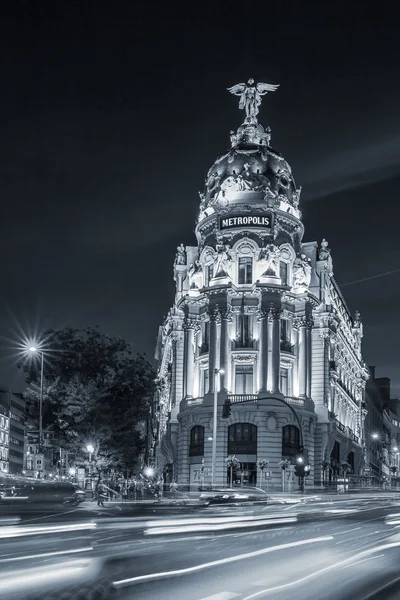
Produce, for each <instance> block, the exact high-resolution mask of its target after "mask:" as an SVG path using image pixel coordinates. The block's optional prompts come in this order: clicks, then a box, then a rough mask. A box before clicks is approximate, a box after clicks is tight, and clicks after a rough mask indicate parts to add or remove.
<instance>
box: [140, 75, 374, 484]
mask: <svg viewBox="0 0 400 600" xmlns="http://www.w3.org/2000/svg"><path fill="white" fill-rule="evenodd" d="M253 83H254V82H252V80H250V81H249V84H251V85H250V87H248V86H245V85H244V84H243V86H244V87H242V90H244V91H243V93H242V95H244V96H245V95H246V93H247V92H246V90H250V89H252V87H253V88H254V86H253V85H252V84H253ZM263 85H268V84H258V86H263ZM237 87H238V86H235V88H237ZM233 89H234V88H232V90H233ZM259 89H261V88H259ZM230 91H231V90H230ZM270 91H272V90H270ZM232 93H234V92H232ZM255 94H256V95H257V91H256V92H255ZM261 95H262V94H261ZM244 100H246V98H244ZM259 100H260V101H261V99H260V98H259ZM259 104H260V102H258V104H257V103H256V104H255V105H254V104H253V105H251V104H248V105H246V103H245V102H241V107H242V108H243V107H245V108H246V115H247V116H246V119H245V121H244V123H243V124H242V125H241V126H240V127H239V129H238V130H237V131H236V132H231V147H230V149H229V150H228V152H226V153H225V154H223V155H221V156H220V157H219V158H218V159H217V160H216V161H215V163H214V164H213V165H212V167H211V169H210V170H209V172H208V174H207V178H206V184H205V190H204V193H201V194H200V207H199V215H198V219H197V223H196V229H195V232H196V238H197V245H194V246H186V247H184V246H183V245H181V246H179V247H178V249H177V253H176V257H175V262H174V279H175V282H176V295H175V301H174V304H173V306H172V308H171V310H170V311H169V314H168V316H167V318H166V319H165V321H164V323H163V325H162V326H161V327H160V330H159V338H158V344H157V352H156V358H157V361H158V380H159V391H158V393H157V397H156V399H155V402H154V406H153V420H152V425H151V427H150V437H151V438H152V444H151V446H152V449H151V451H150V454H152V455H153V460H154V462H155V464H156V466H157V468H159V469H160V470H162V471H163V472H164V473H165V478H166V480H167V481H168V480H171V478H172V477H174V478H175V479H176V480H177V481H178V483H179V484H180V485H182V486H186V485H188V484H190V485H192V486H194V488H195V489H196V487H197V486H199V485H203V484H204V485H207V484H210V483H211V468H212V446H213V412H214V392H215V391H216V395H217V402H218V417H217V436H216V464H215V474H214V484H215V485H226V484H227V483H228V481H229V469H228V468H227V460H226V459H227V458H228V457H229V456H232V455H235V456H236V457H237V459H238V460H239V462H240V467H239V468H238V469H237V470H235V472H234V476H233V483H234V484H235V483H241V484H243V485H258V486H260V485H261V484H263V487H265V482H263V481H262V479H263V477H264V478H265V475H266V473H267V472H268V474H269V475H270V477H271V479H270V481H269V484H270V486H273V487H276V488H278V486H280V485H281V481H282V471H281V467H280V463H281V461H282V460H283V459H287V460H288V461H290V462H291V463H292V465H293V463H294V461H295V457H296V455H297V454H298V452H299V447H300V444H301V442H300V440H301V432H300V428H301V430H302V435H303V439H304V447H305V450H306V456H307V462H308V463H309V465H310V467H311V473H310V477H309V479H308V481H309V483H311V484H312V483H314V482H315V483H316V484H322V483H323V482H326V483H327V482H334V481H335V480H336V478H337V477H339V476H340V475H341V473H342V472H343V465H345V464H348V465H349V466H348V467H347V469H348V470H349V471H350V472H352V473H354V474H360V473H361V471H362V468H363V463H364V450H363V440H364V434H363V423H364V418H365V414H366V409H365V398H364V393H365V385H366V381H367V379H368V370H367V369H366V367H365V365H364V362H363V360H362V355H361V340H362V336H363V328H362V323H361V320H360V315H359V314H358V313H356V314H355V315H354V316H353V317H352V316H351V314H350V312H349V310H348V308H347V306H346V302H345V300H344V298H343V296H342V293H341V291H340V289H339V287H338V285H337V283H336V281H335V278H334V276H333V261H332V256H331V251H330V249H329V247H328V243H327V241H326V240H322V242H321V244H318V243H317V242H304V241H303V235H304V226H303V223H302V215H301V210H300V207H299V202H300V191H301V190H300V189H299V188H298V187H296V184H295V181H294V178H293V175H292V171H291V168H290V166H289V164H288V163H287V162H286V160H285V159H284V158H283V156H282V155H281V154H280V153H279V152H276V151H275V150H274V149H273V148H272V147H271V143H270V142H271V131H270V128H266V129H264V128H263V127H262V126H261V125H260V124H259V123H258V120H257V113H258V106H259ZM227 400H229V404H230V411H228V412H230V414H229V415H227V414H225V415H223V413H224V412H225V411H226V409H224V405H225V407H226V406H227V404H226V402H227ZM283 401H284V402H283ZM290 407H292V409H294V411H295V412H293V411H292V410H291V409H290ZM296 415H297V418H296ZM224 417H225V418H224ZM260 460H268V461H269V462H268V467H267V470H266V471H265V472H263V471H261V469H259V468H257V463H258V461H260ZM284 476H285V477H287V479H288V481H290V480H293V467H291V468H288V469H287V471H286V472H285V474H284ZM229 482H230V481H229Z"/></svg>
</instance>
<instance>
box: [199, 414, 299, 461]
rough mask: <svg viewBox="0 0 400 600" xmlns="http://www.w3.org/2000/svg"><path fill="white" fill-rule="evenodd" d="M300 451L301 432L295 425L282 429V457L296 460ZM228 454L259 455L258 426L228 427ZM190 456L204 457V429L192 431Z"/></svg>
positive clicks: (237, 424) (245, 424)
mask: <svg viewBox="0 0 400 600" xmlns="http://www.w3.org/2000/svg"><path fill="white" fill-rule="evenodd" d="M299 450H300V431H299V428H298V427H296V426H295V425H285V427H283V428H282V457H283V458H287V459H289V460H290V459H294V458H295V457H296V455H297V453H298V452H299ZM228 454H231V455H232V454H253V455H256V454H257V426H256V425H253V424H252V423H234V424H233V425H230V426H229V427H228ZM189 456H204V427H203V426H202V425H195V426H194V427H192V429H191V430H190V443H189Z"/></svg>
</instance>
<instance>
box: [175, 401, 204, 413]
mask: <svg viewBox="0 0 400 600" xmlns="http://www.w3.org/2000/svg"><path fill="white" fill-rule="evenodd" d="M203 400H204V398H185V399H184V400H181V403H180V405H179V410H180V411H181V412H182V411H183V410H186V409H187V408H191V407H192V406H201V405H202V404H203Z"/></svg>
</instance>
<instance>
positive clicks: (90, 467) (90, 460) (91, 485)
mask: <svg viewBox="0 0 400 600" xmlns="http://www.w3.org/2000/svg"><path fill="white" fill-rule="evenodd" d="M86 450H87V451H88V452H89V489H90V490H92V492H93V481H92V454H93V452H94V448H93V445H92V444H88V445H87V446H86Z"/></svg>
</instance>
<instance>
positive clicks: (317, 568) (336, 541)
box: [0, 498, 400, 600]
mask: <svg viewBox="0 0 400 600" xmlns="http://www.w3.org/2000/svg"><path fill="white" fill-rule="evenodd" d="M114 513H115V514H114ZM10 523H11V522H9V523H3V527H2V528H0V535H2V537H3V539H2V543H1V545H0V548H1V550H0V570H1V581H2V584H3V588H2V589H3V590H4V591H3V594H4V593H5V595H2V596H1V597H2V598H3V597H4V598H13V599H15V600H16V599H17V598H18V600H25V598H41V600H46V598H50V597H51V598H52V599H53V600H55V599H57V598H58V597H59V598H61V597H62V598H69V597H71V598H76V599H77V600H78V598H89V597H90V593H91V591H93V589H94V588H96V589H97V593H98V598H104V599H106V598H111V597H112V598H118V599H119V598H121V599H129V598H140V599H141V600H150V599H155V598H157V599H158V598H160V599H162V600H189V599H190V600H253V599H254V600H256V599H257V600H258V599H260V600H261V599H263V598H268V599H276V600H288V599H292V598H296V600H302V599H303V598H304V600H305V599H307V600H333V599H335V600H337V598H341V599H342V598H343V599H344V600H347V599H349V600H350V599H351V600H367V599H368V600H372V599H374V600H385V598H387V599H388V600H389V599H391V600H394V599H395V598H399V597H400V573H399V568H398V565H399V557H400V501H399V500H396V499H391V500H388V499H386V498H385V499H384V498H382V499H372V498H369V499H368V498H364V499H362V498H358V499H355V500H341V501H340V502H339V501H338V502H313V503H311V502H310V503H308V504H302V505H298V504H294V505H287V506H268V505H267V506H265V505H264V506H241V507H208V508H200V509H199V508H194V507H180V506H176V507H163V506H147V507H133V508H132V507H128V508H123V510H118V509H116V510H104V511H101V510H97V508H95V507H93V506H86V507H80V508H78V509H70V510H65V511H63V514H55V513H53V514H52V515H45V514H39V515H36V516H33V517H32V515H24V516H23V518H22V519H21V520H20V521H19V522H18V523H15V524H14V525H12V524H10ZM13 527H14V529H12V528H13ZM15 528H16V529H15ZM13 531H14V533H15V532H17V533H18V535H17V537H15V535H14V537H12V535H10V533H11V534H12V532H13ZM393 580H398V581H397V583H396V584H394V587H393V586H392V587H391V588H383V586H385V585H387V584H388V583H389V582H391V581H393ZM55 589H56V590H57V591H56V592H54V590H55ZM64 592H66V594H67V595H65V596H64V595H62V594H64ZM50 594H52V595H50ZM57 594H58V595H57ZM79 594H80V595H79ZM371 594H372V595H371ZM374 594H375V595H374Z"/></svg>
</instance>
